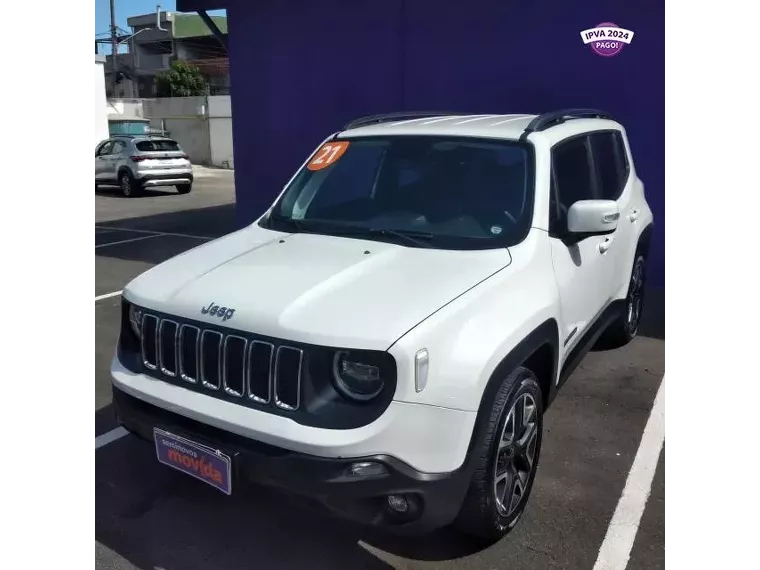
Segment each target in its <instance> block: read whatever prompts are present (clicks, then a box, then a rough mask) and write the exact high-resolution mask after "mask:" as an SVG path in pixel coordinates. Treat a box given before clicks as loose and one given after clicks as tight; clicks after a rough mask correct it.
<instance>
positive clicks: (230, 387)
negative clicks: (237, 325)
mask: <svg viewBox="0 0 760 570" xmlns="http://www.w3.org/2000/svg"><path fill="white" fill-rule="evenodd" d="M140 352H141V357H142V362H143V364H144V365H145V367H146V368H148V369H149V370H151V371H153V372H154V373H155V374H156V375H157V374H159V373H160V375H161V376H162V377H163V378H164V379H166V380H167V381H175V383H178V384H180V385H181V384H182V383H187V384H192V385H194V386H195V387H196V388H198V389H201V391H206V392H208V393H209V394H215V393H224V394H226V395H227V396H228V397H232V398H240V399H241V400H242V399H247V400H249V401H250V402H253V403H257V404H262V405H264V404H270V403H271V402H274V405H276V406H277V407H278V408H280V409H282V410H286V411H295V410H297V409H298V408H299V406H300V403H301V383H302V382H301V381H302V376H303V360H304V359H303V350H301V349H300V348H295V347H292V346H287V345H279V346H275V345H273V344H271V343H269V342H263V341H260V340H253V339H247V338H245V337H244V336H239V335H236V334H227V333H223V332H220V331H218V330H215V329H213V328H205V327H204V328H199V327H197V326H194V325H189V324H180V323H178V322H176V321H174V320H172V319H167V318H159V317H157V316H155V315H150V314H145V315H144V316H143V321H142V339H141V343H140ZM187 384H185V385H187Z"/></svg>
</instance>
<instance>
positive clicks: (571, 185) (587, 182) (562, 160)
mask: <svg viewBox="0 0 760 570" xmlns="http://www.w3.org/2000/svg"><path fill="white" fill-rule="evenodd" d="M586 141H587V139H586V137H578V138H576V139H572V140H570V141H568V142H566V143H560V144H559V145H558V146H557V147H555V148H554V150H553V151H552V172H553V183H554V189H555V192H556V198H555V199H556V200H557V202H558V203H559V207H560V210H561V211H562V212H563V213H567V210H568V209H569V208H570V206H572V205H573V204H575V203H576V202H577V201H578V200H592V199H594V198H595V197H596V196H595V195H594V177H593V175H592V172H591V156H590V155H589V151H588V146H587V144H586Z"/></svg>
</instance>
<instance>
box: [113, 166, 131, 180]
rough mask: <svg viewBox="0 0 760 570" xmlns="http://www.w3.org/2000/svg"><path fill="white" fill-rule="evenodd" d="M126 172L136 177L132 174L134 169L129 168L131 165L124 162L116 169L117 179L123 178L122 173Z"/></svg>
mask: <svg viewBox="0 0 760 570" xmlns="http://www.w3.org/2000/svg"><path fill="white" fill-rule="evenodd" d="M125 172H126V173H127V174H129V176H130V177H132V178H134V175H133V174H132V171H131V170H130V169H129V167H128V166H125V165H123V164H122V165H121V166H120V167H119V169H118V170H117V171H116V179H117V180H118V179H119V178H121V175H122V174H123V173H125Z"/></svg>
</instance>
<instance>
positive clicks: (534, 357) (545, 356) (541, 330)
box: [478, 318, 559, 415]
mask: <svg viewBox="0 0 760 570" xmlns="http://www.w3.org/2000/svg"><path fill="white" fill-rule="evenodd" d="M558 363H559V326H558V324H557V321H556V320H555V319H553V318H550V319H547V320H546V321H544V322H543V323H541V324H540V325H539V326H538V327H536V328H535V329H533V331H531V332H530V333H529V334H528V335H527V336H526V337H525V338H524V339H523V340H522V341H520V342H519V343H518V344H517V345H516V346H515V347H514V348H512V350H510V351H509V353H508V354H507V355H505V356H504V357H503V358H502V359H501V361H500V362H499V364H497V365H496V368H494V370H493V372H492V373H491V375H490V376H489V378H488V382H487V383H486V387H485V389H484V390H483V394H482V396H481V400H480V405H479V406H478V415H480V413H481V412H482V411H483V408H484V407H485V406H484V404H486V403H487V402H488V401H489V398H491V397H493V395H494V394H495V393H496V391H497V390H498V388H499V384H500V383H501V381H502V380H503V379H504V377H506V376H507V374H509V373H510V372H511V371H512V370H514V369H515V368H517V367H518V366H524V367H526V368H528V369H530V370H531V371H532V372H533V373H534V374H535V375H536V376H537V377H538V381H539V385H540V386H541V392H542V396H543V401H544V407H547V406H548V405H549V404H550V403H551V399H552V397H553V387H554V383H555V380H556V378H557V372H558Z"/></svg>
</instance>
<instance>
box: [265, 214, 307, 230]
mask: <svg viewBox="0 0 760 570" xmlns="http://www.w3.org/2000/svg"><path fill="white" fill-rule="evenodd" d="M268 220H269V221H270V222H271V221H275V222H280V223H283V224H287V225H289V226H291V227H292V228H294V229H295V230H296V231H299V232H303V231H308V230H307V229H306V228H305V227H304V224H303V222H301V220H296V219H294V218H289V217H287V216H282V215H280V214H274V213H272V214H269V218H268Z"/></svg>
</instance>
